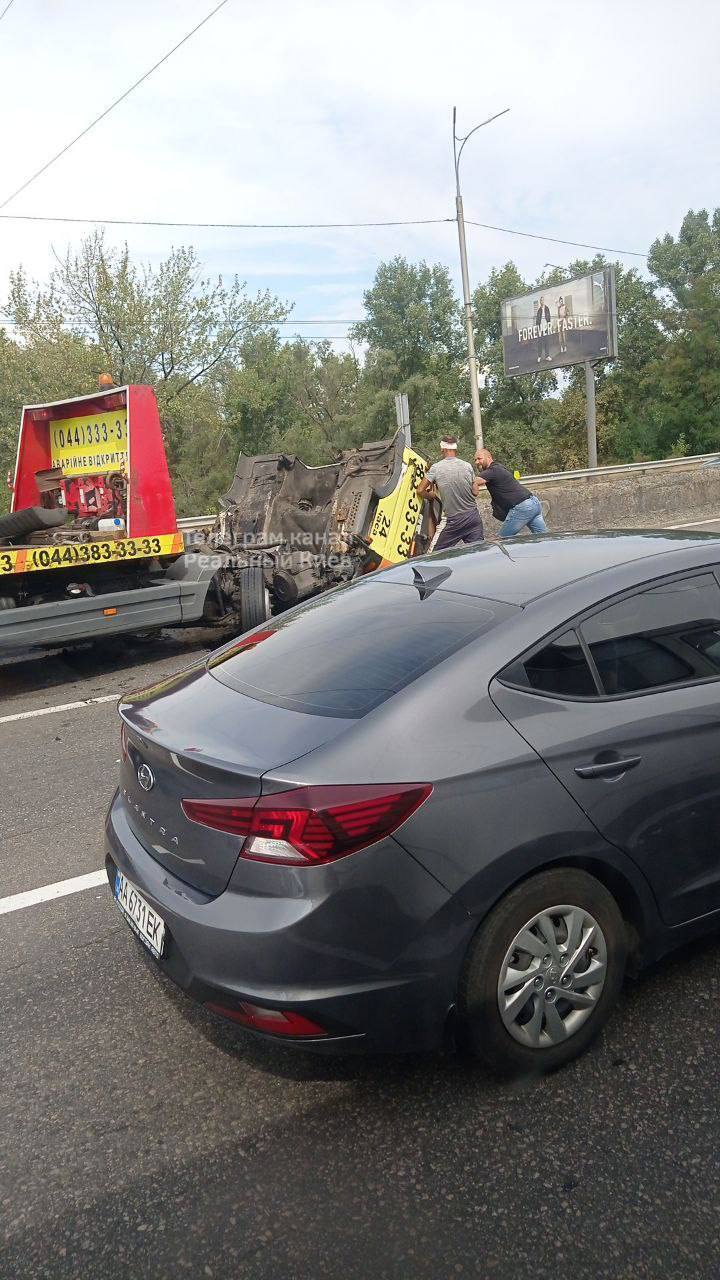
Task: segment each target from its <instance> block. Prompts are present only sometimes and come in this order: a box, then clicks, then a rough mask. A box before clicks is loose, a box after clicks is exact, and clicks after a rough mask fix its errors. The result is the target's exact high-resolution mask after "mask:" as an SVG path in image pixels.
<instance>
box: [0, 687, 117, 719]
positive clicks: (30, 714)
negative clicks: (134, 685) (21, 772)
mask: <svg viewBox="0 0 720 1280" xmlns="http://www.w3.org/2000/svg"><path fill="white" fill-rule="evenodd" d="M121 697H122V694H120V693H104V694H103V695H102V697H101V698H82V699H81V700H80V701H79V702H61V703H60V705H59V706H58V707H38V708H37V710H36V711H16V712H15V714H14V715H12V716H0V724H9V723H10V721H11V720H32V719H33V718H34V717H35V716H52V715H54V714H55V712H56V711H77V710H78V708H79V707H94V706H97V704H98V703H100V702H118V701H119V699H120V698H121Z"/></svg>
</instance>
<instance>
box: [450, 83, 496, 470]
mask: <svg viewBox="0 0 720 1280" xmlns="http://www.w3.org/2000/svg"><path fill="white" fill-rule="evenodd" d="M509 110H510V108H509V107H506V108H505V110H504V111H498V112H496V113H495V115H494V116H490V117H489V119H487V120H483V121H482V124H476V125H475V128H474V129H471V130H470V132H469V133H466V134H465V137H464V138H459V137H458V135H457V132H456V122H457V107H453V156H454V159H455V213H456V216H457V226H458V241H459V244H460V274H461V275H462V287H463V308H464V312H465V337H466V340H467V353H468V373H469V375H470V401H471V403H472V415H473V430H474V433H475V448H476V449H482V447H483V432H482V415H481V413H480V391H479V387H478V362H477V355H476V353H475V334H474V332H473V318H472V301H471V298H470V276H469V273H468V261H467V244H466V241H465V215H464V213H463V202H462V196H461V194H460V157H461V155H462V153H463V147H464V146H465V143H466V142H467V140H468V138H471V137H472V135H473V134H474V133H477V131H478V129H483V128H484V127H485V125H486V124H491V123H492V121H493V120H497V118H498V116H504V115H506V114H507V112H508V111H509ZM458 143H460V149H459V150H458Z"/></svg>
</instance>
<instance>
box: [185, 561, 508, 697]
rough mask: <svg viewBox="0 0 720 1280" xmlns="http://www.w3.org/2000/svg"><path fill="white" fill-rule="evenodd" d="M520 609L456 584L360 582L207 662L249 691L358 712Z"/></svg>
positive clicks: (308, 604)
mask: <svg viewBox="0 0 720 1280" xmlns="http://www.w3.org/2000/svg"><path fill="white" fill-rule="evenodd" d="M515 612H517V610H516V609H515V608H514V607H513V606H512V605H505V604H498V603H497V602H496V601H494V600H493V601H488V600H476V599H474V598H473V597H472V596H466V595H462V596H461V595H457V594H455V593H454V592H450V591H439V590H436V591H431V592H430V593H429V594H425V598H424V599H423V598H422V597H421V593H420V592H418V590H416V588H414V587H411V586H405V585H402V586H401V585H399V584H395V583H389V582H362V583H356V584H353V585H352V586H350V587H346V588H343V589H341V590H338V591H334V592H331V593H328V594H327V595H324V596H321V597H316V598H314V599H311V600H308V601H306V603H305V604H302V605H300V606H299V607H298V608H297V609H294V610H292V612H291V613H288V614H286V615H285V616H281V617H279V618H273V619H272V620H271V621H270V622H268V624H267V626H266V627H263V628H261V629H260V630H258V631H255V632H251V633H249V635H247V636H246V637H242V638H241V639H240V640H239V641H237V642H236V643H234V644H232V645H230V646H229V647H228V648H227V649H224V650H220V652H219V653H217V654H215V655H214V656H213V657H212V658H210V659H209V661H208V668H209V669H210V670H211V671H212V674H213V675H214V676H215V677H216V678H217V679H219V680H221V681H222V682H223V683H225V684H228V685H230V686H231V687H232V688H234V689H236V690H237V691H238V692H240V693H244V694H246V695H247V696H248V697H251V698H256V699H258V700H259V701H261V702H271V703H273V704H274V705H276V706H281V707H287V708H288V709H289V710H293V711H304V712H308V713H310V714H313V715H329V716H343V717H348V718H356V717H358V716H362V715H365V714H366V713H367V712H368V711H370V710H372V708H373V707H376V706H378V705H379V704H380V703H381V702H384V701H385V700H386V699H387V698H389V697H391V696H392V694H394V693H397V692H398V690H400V689H402V688H404V687H405V686H406V685H408V684H410V683H411V681H413V680H417V679H418V678H419V677H420V676H422V675H425V674H426V673H427V672H428V671H430V670H431V669H432V668H433V667H435V666H437V664H438V663H440V662H442V661H443V660H444V659H445V658H448V657H450V655H451V654H453V653H455V652H456V651H457V650H458V649H460V648H462V647H463V646H464V645H466V644H468V643H469V642H470V641H471V640H475V639H477V637H478V636H481V635H482V634H483V633H484V632H486V631H488V630H490V628H492V627H494V626H496V625H497V624H498V623H499V622H501V621H503V620H504V619H505V618H507V617H509V616H510V615H511V614H513V613H515Z"/></svg>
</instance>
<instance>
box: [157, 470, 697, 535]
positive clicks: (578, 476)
mask: <svg viewBox="0 0 720 1280" xmlns="http://www.w3.org/2000/svg"><path fill="white" fill-rule="evenodd" d="M715 458H720V454H717V453H696V454H693V456H692V457H691V458H661V459H660V460H659V461H658V462H627V463H622V464H620V465H618V466H613V467H587V468H585V469H583V470H579V471H548V472H544V473H542V474H541V475H533V476H523V477H522V479H523V481H531V482H532V483H533V484H542V483H544V484H552V483H553V481H558V480H584V479H586V478H587V477H588V476H621V475H642V474H643V473H644V472H645V471H673V470H677V469H679V468H681V467H692V466H698V467H699V466H702V464H703V462H711V461H712V460H713V459H715ZM215 518H216V517H215V516H213V515H209V516H188V517H186V518H185V519H183V520H178V522H177V523H178V529H180V530H181V531H182V532H183V533H192V532H193V531H195V530H198V531H199V530H201V529H206V528H208V526H210V525H212V524H214V523H215Z"/></svg>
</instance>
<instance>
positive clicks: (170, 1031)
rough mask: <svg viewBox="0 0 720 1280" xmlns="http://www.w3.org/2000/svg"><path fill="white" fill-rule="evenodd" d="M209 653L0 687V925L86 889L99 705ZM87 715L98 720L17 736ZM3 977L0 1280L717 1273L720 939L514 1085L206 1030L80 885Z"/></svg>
mask: <svg viewBox="0 0 720 1280" xmlns="http://www.w3.org/2000/svg"><path fill="white" fill-rule="evenodd" d="M206 640H207V637H203V636H198V635H196V636H194V637H193V636H188V637H185V638H182V639H180V640H178V639H172V638H170V637H169V636H165V637H161V638H160V639H159V640H156V641H154V642H152V644H150V645H145V646H142V645H137V646H133V647H129V646H127V645H125V644H117V645H116V646H115V647H114V648H113V649H112V650H108V651H100V652H98V651H93V652H89V651H84V652H82V651H80V652H76V653H75V654H71V655H64V656H63V655H55V656H52V657H50V658H46V659H34V660H32V661H27V662H21V663H14V664H10V663H8V664H5V665H3V666H2V667H0V760H1V761H2V786H1V789H0V805H1V809H2V812H1V815H0V816H1V819H2V821H1V826H0V835H1V841H2V844H1V853H0V910H1V909H2V900H3V899H6V898H8V897H9V896H11V895H15V894H18V893H22V892H24V891H27V890H31V889H36V888H40V887H42V886H46V885H50V884H54V883H56V882H58V881H63V880H66V879H68V878H70V877H75V876H81V875H85V874H87V873H91V872H93V871H96V870H97V869H98V868H100V867H101V865H102V838H101V834H102V820H103V815H104V810H105V808H106V806H107V804H108V801H109V799H110V796H111V794H112V791H113V787H114V779H115V773H116V768H117V760H118V755H119V740H118V724H117V718H116V713H115V708H114V700H113V698H112V697H111V695H116V694H119V693H121V692H122V691H123V690H128V689H130V688H136V687H139V686H142V685H143V684H147V683H151V682H152V681H153V680H155V679H159V678H161V677H162V676H164V675H166V674H169V673H170V672H171V671H174V670H177V669H179V668H180V667H181V666H183V665H184V664H185V663H186V662H187V661H188V659H189V658H191V657H192V656H194V655H195V654H199V653H202V652H203V641H206ZM88 698H108V699H109V700H108V701H105V702H96V703H91V704H84V705H81V706H75V707H70V708H68V709H65V710H52V711H51V712H50V713H49V714H41V715H26V714H25V713H28V712H40V711H43V710H44V709H46V708H58V707H65V706H66V704H71V703H74V702H77V701H80V700H84V699H88ZM9 716H13V717H17V716H21V717H22V718H18V719H12V720H9V719H7V717H9ZM0 970H1V971H2V980H1V981H0V1276H1V1277H2V1280H24V1278H26V1277H27V1278H28V1280H30V1278H32V1280H40V1278H42V1277H87V1278H88V1280H103V1278H104V1277H121V1276H122V1277H133V1280H135V1278H138V1280H144V1278H145V1277H153V1278H155V1277H158V1278H160V1277H163V1278H164V1277H176V1276H182V1275H188V1276H191V1277H196V1276H197V1277H201V1278H204V1277H213V1276H214V1277H220V1276H222V1277H228V1276H232V1277H252V1278H253V1280H255V1278H257V1280H261V1278H263V1280H264V1278H267V1280H286V1278H287V1280H292V1278H295V1277H297V1278H298V1280H304V1278H305V1277H308V1278H310V1277H313V1278H314V1277H325V1276H327V1277H333V1278H335V1277H341V1278H342V1280H353V1278H354V1277H358V1278H362V1280H364V1278H365V1277H372V1278H373V1280H374V1278H375V1277H377V1278H378V1280H382V1278H384V1277H388V1278H389V1277H392V1278H393V1280H394V1278H396V1277H397V1278H398V1280H405V1278H406V1277H413V1278H414V1277H420V1278H422V1280H424V1278H425V1277H427V1278H428V1280H430V1278H431V1277H432V1280H443V1278H444V1277H455V1276H459V1277H462V1276H468V1277H482V1278H483V1280H484V1278H485V1277H497V1278H502V1280H505V1278H507V1280H518V1278H519V1277H523V1276H536V1277H541V1276H544V1275H547V1274H561V1275H563V1276H572V1277H588V1278H590V1280H595V1278H596V1277H597V1278H600V1277H608V1280H610V1278H611V1280H638V1278H641V1277H651V1278H652V1280H655V1278H659V1277H670V1276H671V1277H673V1280H683V1278H684V1277H688V1280H689V1278H690V1277H693V1278H696V1277H708V1278H709V1277H716V1276H717V1274H718V1261H717V1259H718V1252H719V1249H720V1164H719V1162H718V1158H717V1150H718V1147H719V1146H720V1109H719V1108H718V1105H717V1098H718V1087H719V1086H720V1066H719V1055H718V1008H719V1007H720V938H718V939H713V940H711V941H709V942H705V943H703V944H702V945H700V946H696V947H694V948H692V949H690V950H688V951H685V952H683V953H682V955H678V956H676V957H674V958H673V959H672V960H670V961H666V962H664V963H663V964H662V965H661V966H659V967H657V968H655V969H653V970H652V971H650V972H648V973H646V974H645V975H644V976H643V977H642V978H641V979H639V980H636V981H634V982H632V983H631V984H629V986H628V987H627V989H626V992H625V994H624V995H623V997H622V999H621V1002H620V1005H619V1007H618V1009H617V1012H616V1013H615V1015H614V1016H613V1018H612V1021H611V1023H610V1025H609V1027H608V1029H607V1031H606V1033H605V1035H604V1037H603V1038H602V1040H601V1042H600V1043H599V1044H598V1045H597V1047H596V1048H595V1049H593V1050H592V1051H591V1052H590V1053H589V1054H588V1055H586V1056H585V1057H584V1058H583V1059H582V1060H581V1061H579V1062H577V1063H575V1064H574V1065H572V1066H571V1067H569V1068H567V1069H566V1070H564V1071H563V1072H561V1073H559V1074H557V1075H555V1076H553V1077H552V1078H549V1079H545V1080H539V1081H529V1082H527V1083H526V1084H524V1085H522V1086H517V1085H516V1086H513V1087H506V1086H501V1085H498V1084H495V1083H492V1082H490V1081H488V1080H487V1079H486V1078H485V1077H484V1076H483V1075H482V1074H480V1073H479V1072H478V1071H477V1070H476V1068H475V1067H474V1066H473V1065H472V1064H471V1063H469V1062H467V1061H465V1060H464V1059H462V1058H458V1057H454V1056H451V1055H449V1054H437V1055H434V1056H428V1057H421V1058H419V1057H414V1058H402V1057H397V1058H387V1059H381V1060H377V1059H376V1060H365V1059H348V1060H343V1061H337V1060H325V1059H323V1058H315V1057H313V1056H311V1055H308V1054H306V1053H304V1052H294V1051H290V1050H286V1049H281V1048H279V1047H277V1046H273V1045H266V1044H259V1043H257V1042H255V1041H253V1040H248V1039H246V1038H245V1037H243V1035H242V1033H241V1032H236V1031H229V1030H227V1029H226V1028H225V1027H224V1026H223V1025H221V1024H219V1023H217V1022H215V1021H213V1020H212V1019H211V1017H210V1015H207V1014H206V1013H205V1012H204V1011H203V1010H201V1009H198V1008H196V1007H194V1006H192V1005H191V1004H190V1003H189V1002H188V1001H187V1000H186V999H185V998H184V997H182V996H181V995H179V994H178V993H176V992H175V991H174V990H173V989H171V988H170V987H169V985H168V984H167V983H166V981H165V980H164V979H163V978H162V977H161V976H160V974H159V973H158V971H157V970H156V969H155V967H154V965H153V962H152V961H151V960H150V959H149V958H146V956H145V953H144V952H142V949H141V947H140V944H139V943H138V942H137V941H136V940H135V938H134V936H133V935H132V934H131V932H130V930H129V929H128V928H127V927H126V926H125V924H124V923H123V922H122V920H121V919H120V918H119V916H118V914H117V911H116V909H115V908H114V906H113V904H112V903H111V901H110V898H109V893H108V890H107V888H106V887H105V886H103V885H98V886H95V887H93V888H91V889H87V890H84V891H81V892H77V893H74V894H72V895H69V896H66V897H63V898H60V899H57V900H55V901H46V902H41V903H38V904H36V905H32V906H29V907H26V908H24V909H20V910H12V911H7V912H6V913H5V914H0Z"/></svg>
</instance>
